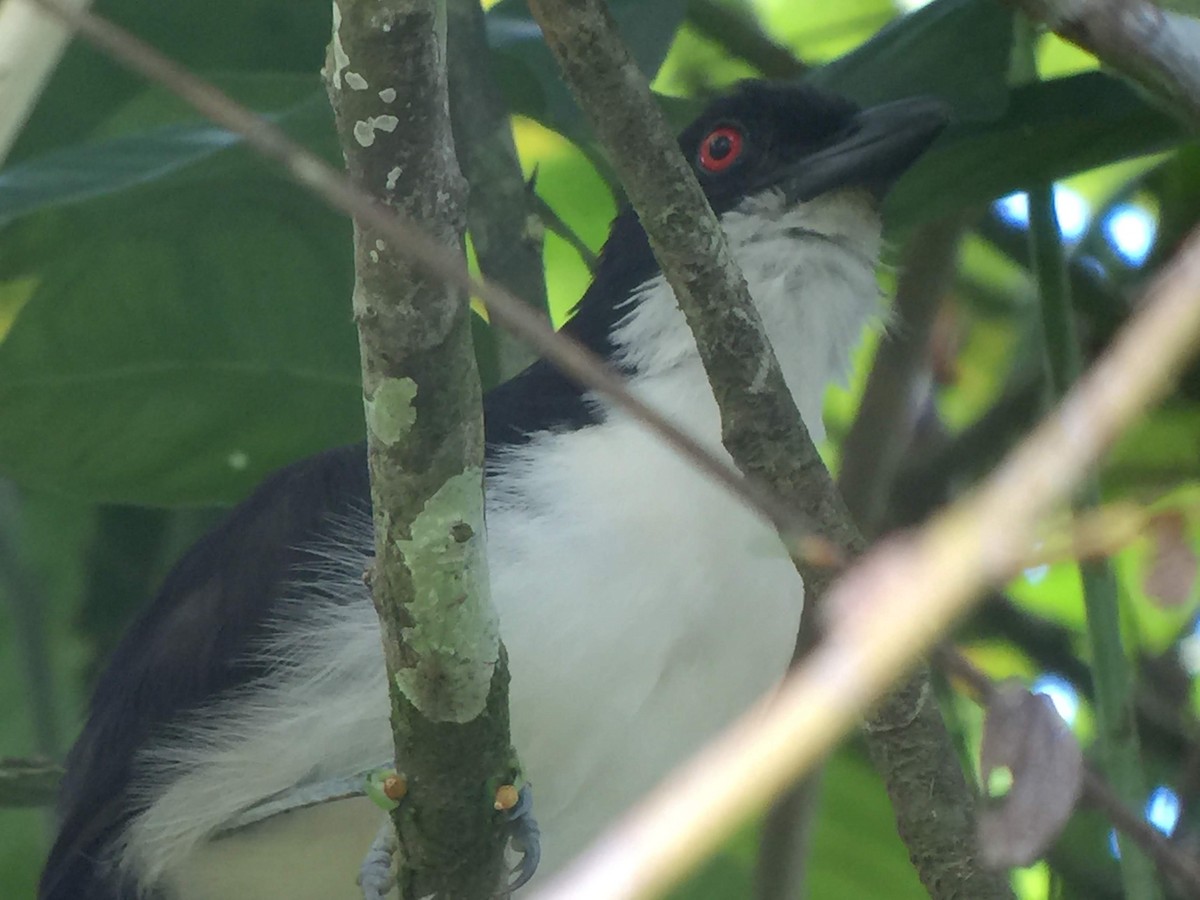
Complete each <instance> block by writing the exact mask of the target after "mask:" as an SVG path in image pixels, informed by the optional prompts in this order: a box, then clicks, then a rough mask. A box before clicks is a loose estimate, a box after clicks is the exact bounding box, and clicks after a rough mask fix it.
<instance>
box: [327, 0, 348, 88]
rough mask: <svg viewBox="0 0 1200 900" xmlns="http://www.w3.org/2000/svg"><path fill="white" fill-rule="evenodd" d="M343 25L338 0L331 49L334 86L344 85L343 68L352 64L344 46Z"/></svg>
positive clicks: (335, 1)
mask: <svg viewBox="0 0 1200 900" xmlns="http://www.w3.org/2000/svg"><path fill="white" fill-rule="evenodd" d="M341 26H342V11H341V9H339V8H338V5H337V0H334V4H333V40H332V41H331V42H330V43H331V49H332V51H333V79H332V80H333V86H334V87H335V88H339V89H340V88H341V86H342V70H343V69H345V68H346V67H347V66H348V65H350V57H349V56H348V55H347V53H346V49H345V48H344V47H343V46H342V38H341V33H340V29H341Z"/></svg>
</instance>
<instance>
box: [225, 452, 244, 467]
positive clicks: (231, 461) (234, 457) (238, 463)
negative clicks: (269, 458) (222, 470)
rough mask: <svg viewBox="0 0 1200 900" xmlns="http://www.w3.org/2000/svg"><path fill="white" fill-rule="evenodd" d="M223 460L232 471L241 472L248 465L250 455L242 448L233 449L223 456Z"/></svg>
mask: <svg viewBox="0 0 1200 900" xmlns="http://www.w3.org/2000/svg"><path fill="white" fill-rule="evenodd" d="M225 462H226V464H227V465H228V466H229V468H231V469H233V471H235V472H242V471H244V470H245V468H246V466H248V465H250V456H249V455H248V454H247V453H246V451H244V450H234V451H233V452H232V453H230V454H229V455H228V456H227V457H225Z"/></svg>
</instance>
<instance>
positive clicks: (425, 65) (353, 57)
mask: <svg viewBox="0 0 1200 900" xmlns="http://www.w3.org/2000/svg"><path fill="white" fill-rule="evenodd" d="M333 9H334V23H333V24H334V32H333V40H332V42H331V44H330V48H329V53H328V56H327V59H326V66H325V76H326V80H327V87H328V90H329V95H330V100H331V102H332V104H333V108H334V112H335V114H336V118H337V125H338V133H339V136H340V139H341V143H342V148H343V153H344V155H345V158H346V164H347V168H348V170H349V173H350V176H351V178H352V179H353V181H354V182H355V183H357V184H358V185H360V186H362V187H363V188H365V189H366V190H367V191H369V192H370V193H371V194H373V195H374V196H375V197H376V198H377V199H378V201H379V202H380V203H382V204H383V205H385V206H387V207H391V208H394V209H397V210H399V211H401V212H403V213H404V214H405V215H407V216H408V217H409V218H410V219H412V220H415V221H419V222H421V223H422V224H423V225H424V227H425V228H426V229H427V230H428V232H429V233H430V234H432V235H433V236H434V237H435V238H436V239H437V240H438V241H440V242H441V243H442V244H444V245H445V246H448V247H451V248H453V249H454V250H455V251H458V252H461V248H462V231H463V215H462V209H463V207H464V201H465V187H464V183H463V179H462V176H461V174H460V173H459V170H458V166H457V163H456V161H455V156H454V147H453V141H452V139H451V134H450V122H449V115H448V108H447V86H446V48H445V37H446V33H445V26H446V23H445V17H444V7H442V5H441V4H440V3H438V2H436V0H385V2H378V0H372V2H366V0H339V2H335V4H334V7H333ZM354 248H355V271H356V279H355V288H354V317H355V320H356V322H357V324H358V327H359V346H360V351H361V354H362V367H363V397H364V406H365V410H366V420H367V439H368V454H369V464H370V471H371V500H372V504H373V508H374V519H375V534H376V561H375V565H374V567H373V569H372V572H371V573H370V576H371V577H370V582H371V589H372V596H373V598H374V600H375V605H376V608H377V610H378V611H379V614H380V621H381V623H382V628H383V639H384V650H385V655H386V659H387V666H388V676H389V678H388V682H389V688H390V691H391V698H392V726H393V731H394V734H395V739H396V758H397V760H398V761H399V765H398V770H399V771H400V773H401V774H402V775H404V776H405V777H406V778H407V779H408V782H409V791H408V795H407V797H406V798H405V800H404V802H402V803H401V804H400V806H399V807H398V809H397V810H396V812H395V813H394V815H393V819H394V821H395V823H396V826H397V830H398V834H399V836H400V841H401V855H402V865H403V868H402V869H401V873H400V875H401V877H400V888H401V893H402V895H403V896H404V897H420V896H426V895H429V894H436V895H438V896H453V897H465V898H471V897H490V896H491V895H492V894H493V893H494V892H495V890H496V888H497V885H498V884H499V883H500V879H501V871H502V840H501V833H500V822H499V820H498V817H497V815H496V814H495V813H494V812H493V810H492V798H491V796H490V794H491V790H490V788H492V787H494V786H495V784H496V783H498V782H506V781H510V780H512V778H513V772H512V771H511V768H512V754H511V750H510V746H509V739H508V716H507V670H506V666H505V661H504V655H503V651H502V648H500V646H499V638H498V631H497V625H496V620H495V615H494V612H493V610H492V607H491V604H490V600H489V596H488V590H487V571H486V565H485V556H484V547H483V541H484V525H483V483H482V472H483V421H482V414H481V406H480V389H479V380H478V375H477V373H476V370H475V363H474V357H473V353H472V348H471V333H470V320H469V309H468V298H467V297H466V295H465V294H464V293H463V292H462V291H460V290H458V289H456V288H453V287H447V286H445V285H443V284H441V283H440V282H439V281H438V280H436V279H432V278H430V277H428V276H427V275H425V274H424V273H422V272H419V271H418V270H417V269H415V268H414V267H413V266H412V265H411V264H410V263H409V262H407V261H406V260H405V259H404V258H403V257H402V255H401V254H400V252H399V251H398V249H397V248H395V247H393V246H391V245H389V243H388V242H387V241H385V240H384V239H383V238H382V237H381V235H380V234H379V233H378V232H377V231H376V230H375V229H373V228H372V227H370V226H368V225H366V224H364V223H363V222H361V221H359V222H356V224H355V234H354Z"/></svg>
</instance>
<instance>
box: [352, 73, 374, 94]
mask: <svg viewBox="0 0 1200 900" xmlns="http://www.w3.org/2000/svg"><path fill="white" fill-rule="evenodd" d="M346 84H347V85H349V86H350V87H351V88H353V89H354V90H356V91H365V90H366V89H367V88H368V87H370V85H369V84H367V79H365V78H363V77H362V76H361V75H359V74H358V73H357V72H347V73H346Z"/></svg>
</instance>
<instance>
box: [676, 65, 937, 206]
mask: <svg viewBox="0 0 1200 900" xmlns="http://www.w3.org/2000/svg"><path fill="white" fill-rule="evenodd" d="M946 118H947V113H946V108H945V106H944V105H943V104H941V103H940V102H938V101H936V100H931V99H926V98H914V99H909V100H900V101H898V102H894V103H888V104H885V105H883V106H877V107H872V108H869V109H865V110H864V109H860V108H859V107H858V106H856V105H855V104H853V103H851V102H850V101H849V100H846V99H844V98H842V97H839V96H837V95H835V94H830V93H828V92H826V91H822V90H819V89H817V88H814V87H811V86H808V85H796V84H779V83H770V82H763V81H748V82H744V83H743V84H741V85H740V86H739V87H738V88H737V90H736V91H734V92H733V93H731V94H729V95H727V96H724V97H721V98H719V99H717V100H714V101H713V102H712V103H710V104H709V106H708V107H707V108H706V109H705V110H704V112H703V113H702V114H701V115H700V117H699V118H697V119H696V120H695V121H693V122H692V123H691V124H690V125H689V126H688V127H687V128H686V129H684V131H683V133H682V134H681V135H680V138H679V146H680V149H682V150H683V153H684V155H685V157H686V158H687V159H689V160H690V161H691V163H692V167H693V169H694V170H695V172H696V177H697V178H698V179H699V180H700V185H701V187H703V188H704V192H705V194H707V195H708V199H709V203H711V204H712V207H713V211H714V212H716V213H717V215H720V214H721V213H723V212H726V211H727V210H729V209H732V208H733V207H735V206H737V205H738V203H740V202H741V201H742V200H743V199H744V198H746V197H749V196H752V195H754V194H757V193H759V192H761V191H763V190H767V189H769V188H779V189H781V190H782V191H783V192H784V193H785V194H786V196H787V197H788V199H789V200H790V201H792V202H801V201H804V200H810V199H812V198H813V197H815V196H817V195H819V194H822V193H825V192H826V191H830V190H835V189H837V188H851V187H862V188H866V189H868V190H870V191H871V192H872V193H874V194H875V195H876V196H877V197H882V196H883V194H884V193H886V191H887V190H888V188H890V187H891V185H892V183H893V182H894V181H895V180H896V178H898V177H899V176H900V175H901V174H902V173H903V172H904V171H905V170H906V169H907V168H908V167H909V166H910V165H911V164H912V163H913V162H914V161H915V160H916V158H917V157H918V156H920V155H921V153H923V152H924V150H925V149H926V147H928V146H929V144H930V143H931V142H932V141H933V139H934V138H935V137H936V136H937V135H938V133H939V132H940V131H941V130H942V128H943V126H944V125H945V123H946Z"/></svg>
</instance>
